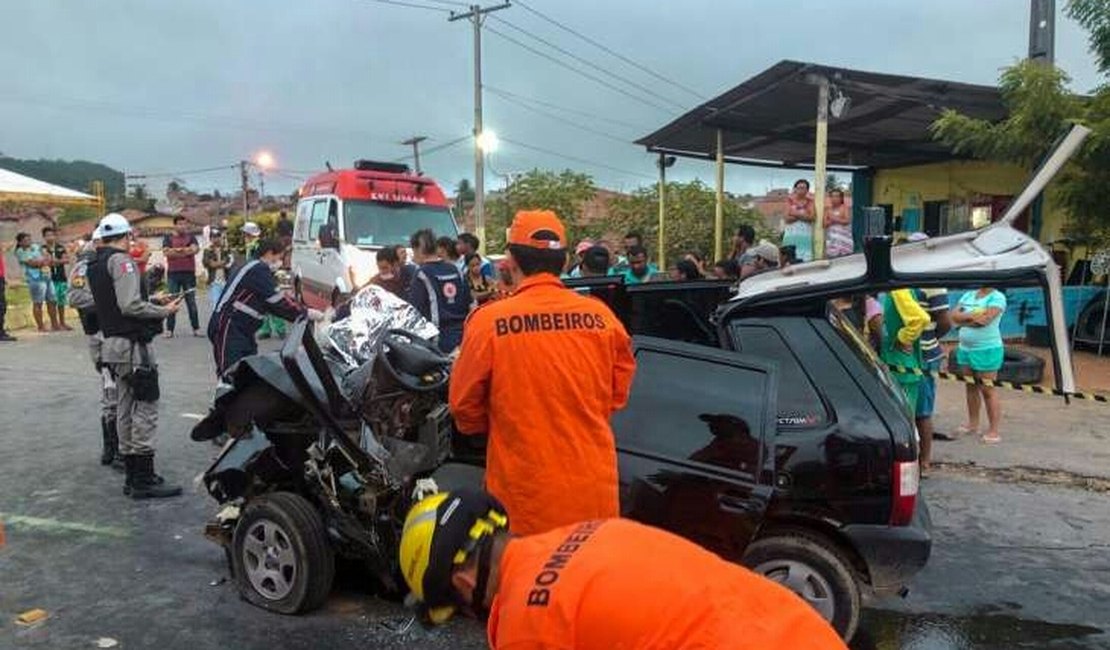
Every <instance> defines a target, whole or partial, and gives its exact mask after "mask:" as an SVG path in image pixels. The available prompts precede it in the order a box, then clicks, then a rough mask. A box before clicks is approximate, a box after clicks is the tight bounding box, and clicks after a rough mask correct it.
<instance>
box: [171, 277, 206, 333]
mask: <svg viewBox="0 0 1110 650" xmlns="http://www.w3.org/2000/svg"><path fill="white" fill-rule="evenodd" d="M166 285H167V287H166V288H167V289H168V290H169V292H170V293H171V294H173V293H181V292H182V291H187V290H189V289H196V288H197V274H196V273H194V272H192V271H170V273H169V277H168V278H167V279H166ZM185 307H186V308H187V309H188V310H189V324H190V325H192V326H193V331H196V330H199V329H200V316H198V315H197V292H196V291H189V293H187V294H185ZM176 325H177V314H170V315H169V317H168V318H166V330H167V331H168V332H170V333H171V334H172V333H173V330H174V327H175V326H176Z"/></svg>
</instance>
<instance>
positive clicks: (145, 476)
mask: <svg viewBox="0 0 1110 650" xmlns="http://www.w3.org/2000/svg"><path fill="white" fill-rule="evenodd" d="M128 458H130V459H132V462H133V463H134V472H135V473H134V475H133V476H132V479H131V495H130V496H131V498H132V499H163V498H166V497H175V496H177V495H179V494H181V486H180V485H170V484H167V483H165V482H164V481H158V480H156V479H160V478H161V477H156V476H155V474H154V455H153V454H151V455H149V456H129V457H128Z"/></svg>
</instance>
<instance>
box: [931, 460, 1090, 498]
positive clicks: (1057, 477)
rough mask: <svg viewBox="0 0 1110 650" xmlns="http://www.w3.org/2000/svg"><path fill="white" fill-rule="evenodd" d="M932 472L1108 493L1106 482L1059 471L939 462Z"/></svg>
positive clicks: (1000, 481) (934, 465)
mask: <svg viewBox="0 0 1110 650" xmlns="http://www.w3.org/2000/svg"><path fill="white" fill-rule="evenodd" d="M933 471H934V472H940V473H944V474H955V475H958V476H966V477H972V478H979V479H984V480H988V481H995V482H998V483H1031V484H1035V485H1051V486H1055V487H1065V488H1071V489H1075V490H1084V491H1086V492H1097V493H1101V494H1110V479H1106V478H1100V477H1097V476H1083V475H1082V474H1074V473H1072V472H1065V471H1063V470H1054V469H1041V468H1039V467H983V466H982V465H977V464H975V463H951V462H939V463H933Z"/></svg>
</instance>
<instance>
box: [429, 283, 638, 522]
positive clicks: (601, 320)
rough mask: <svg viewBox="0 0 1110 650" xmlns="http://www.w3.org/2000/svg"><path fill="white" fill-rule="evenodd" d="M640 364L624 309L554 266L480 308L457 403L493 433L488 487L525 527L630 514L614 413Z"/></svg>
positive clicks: (466, 340) (461, 364)
mask: <svg viewBox="0 0 1110 650" xmlns="http://www.w3.org/2000/svg"><path fill="white" fill-rule="evenodd" d="M635 369H636V362H635V360H634V359H633V357H632V346H631V340H630V339H629V337H628V333H627V332H625V330H624V326H623V325H621V323H620V321H619V320H617V318H616V316H614V315H613V312H611V311H610V310H609V308H608V307H607V306H606V305H605V304H604V303H602V302H601V301H600V300H596V299H594V298H588V297H586V296H582V295H579V294H577V293H575V292H574V291H571V290H570V289H567V288H565V287H563V286H562V283H560V282H559V279H558V278H556V277H555V276H553V275H549V274H541V275H536V276H532V277H530V278H528V279H526V280H524V281H523V282H521V283H520V286H519V287H517V291H516V293H514V294H513V295H512V296H510V297H508V298H505V299H503V300H497V301H494V302H490V303H487V304H486V305H484V306H482V307H480V308H479V309H477V310H476V311H474V313H472V314H471V316H470V319H469V320H468V321H467V323H466V327H465V329H464V334H463V342H462V350H461V352H460V353H459V359H458V361H457V362H456V363H455V367H454V369H453V370H452V372H451V389H450V401H451V410H452V412H453V414H454V416H455V423H456V425H457V427H458V429H459V431H461V432H463V433H468V434H475V433H489V445H488V448H487V452H486V489H487V490H489V491H490V493H492V494H493V495H494V496H496V497H497V498H498V499H499V500H500V501H501V502H502V503H503V504H504V505H505V508H506V510H507V511H508V513H509V525H510V527H511V528H512V530H513V532H514V533H516V534H521V535H529V534H533V533H539V532H544V531H547V530H551V529H552V528H555V527H557V526H563V525H566V524H569V523H572V522H575V521H583V520H586V519H597V518H607V517H616V516H618V515H619V513H620V506H619V502H618V498H617V452H616V445H615V443H614V441H613V431H612V429H610V428H609V416H610V415H611V414H612V413H613V412H614V411H616V410H618V409H621V408H624V405H625V404H626V403H627V402H628V391H629V389H630V388H631V385H632V375H633V373H634V372H635Z"/></svg>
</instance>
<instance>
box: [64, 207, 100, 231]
mask: <svg viewBox="0 0 1110 650" xmlns="http://www.w3.org/2000/svg"><path fill="white" fill-rule="evenodd" d="M99 216H100V215H99V214H98V213H97V210H96V208H94V207H91V206H87V205H79V206H78V205H70V206H66V207H65V208H64V209H63V210H62V213H61V214H60V215H58V225H59V226H68V225H69V224H71V223H78V222H80V221H86V220H92V219H96V218H97V217H99ZM90 230H91V228H90Z"/></svg>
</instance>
